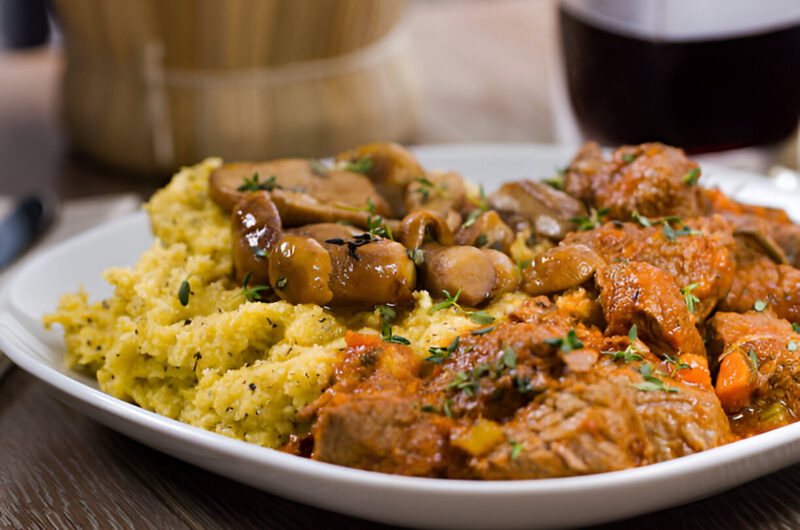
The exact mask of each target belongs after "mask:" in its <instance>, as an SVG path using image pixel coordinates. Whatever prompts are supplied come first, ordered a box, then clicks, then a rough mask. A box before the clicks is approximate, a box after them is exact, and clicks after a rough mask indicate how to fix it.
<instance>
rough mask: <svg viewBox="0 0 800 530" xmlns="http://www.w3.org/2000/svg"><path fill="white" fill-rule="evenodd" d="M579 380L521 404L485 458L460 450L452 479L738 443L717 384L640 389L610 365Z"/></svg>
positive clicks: (540, 473)
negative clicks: (499, 441)
mask: <svg viewBox="0 0 800 530" xmlns="http://www.w3.org/2000/svg"><path fill="white" fill-rule="evenodd" d="M576 379H577V380H576V381H573V382H572V384H568V385H564V386H563V387H561V388H559V389H548V390H547V391H545V392H544V393H543V394H541V395H540V396H539V397H537V399H535V400H534V401H532V402H531V403H530V404H528V405H527V406H526V407H524V408H522V409H520V410H519V412H518V413H517V415H516V416H515V417H514V418H513V419H511V420H510V421H509V422H507V423H505V424H504V425H503V432H504V434H505V435H506V440H509V441H508V442H507V443H503V444H498V445H496V446H495V447H494V449H493V450H492V451H491V452H489V453H488V454H485V455H481V456H471V455H463V454H462V455H458V454H457V453H456V455H455V458H454V457H451V464H450V467H449V476H454V477H459V478H481V479H493V480H497V479H521V478H549V477H560V476H570V475H584V474H589V473H602V472H606V471H616V470H620V469H626V468H630V467H637V466H641V465H646V464H650V463H654V462H661V461H664V460H669V459H671V458H676V457H679V456H684V455H688V454H692V453H695V452H698V451H703V450H706V449H710V448H712V447H717V446H719V445H722V444H724V443H727V442H728V441H730V440H731V435H730V429H729V427H728V422H727V419H726V418H725V415H724V414H723V412H722V409H721V408H720V406H719V401H718V400H717V398H716V396H715V395H714V393H713V392H712V391H711V390H710V389H702V388H693V387H691V386H688V385H684V384H682V383H680V382H678V381H670V382H669V388H671V389H673V390H675V391H674V392H670V391H662V390H659V391H653V392H648V391H642V390H638V389H636V388H634V387H633V386H632V385H633V384H635V383H639V382H641V375H640V374H639V373H637V372H635V371H634V370H633V369H632V368H631V367H629V366H621V367H616V366H613V365H610V364H609V363H602V365H601V366H596V367H595V368H594V369H593V370H592V371H591V372H589V373H585V374H580V377H576ZM515 451H516V454H515ZM458 456H461V458H458Z"/></svg>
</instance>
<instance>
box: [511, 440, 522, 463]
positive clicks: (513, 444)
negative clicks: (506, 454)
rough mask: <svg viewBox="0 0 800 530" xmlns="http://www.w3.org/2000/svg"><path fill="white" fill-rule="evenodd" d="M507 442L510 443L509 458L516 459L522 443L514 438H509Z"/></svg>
mask: <svg viewBox="0 0 800 530" xmlns="http://www.w3.org/2000/svg"><path fill="white" fill-rule="evenodd" d="M508 443H509V444H510V445H511V460H516V459H517V458H518V457H519V454H520V453H521V452H522V444H521V443H519V442H515V441H514V440H510V441H509V442H508Z"/></svg>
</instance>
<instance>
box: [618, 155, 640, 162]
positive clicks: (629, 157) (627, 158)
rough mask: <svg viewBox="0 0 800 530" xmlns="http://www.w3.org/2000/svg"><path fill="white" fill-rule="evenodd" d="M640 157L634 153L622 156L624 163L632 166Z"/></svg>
mask: <svg viewBox="0 0 800 530" xmlns="http://www.w3.org/2000/svg"><path fill="white" fill-rule="evenodd" d="M638 157H639V155H634V154H632V153H625V154H624V155H622V161H623V162H625V163H626V164H630V163H631V162H633V161H634V160H636V159H637V158H638Z"/></svg>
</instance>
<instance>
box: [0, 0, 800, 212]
mask: <svg viewBox="0 0 800 530" xmlns="http://www.w3.org/2000/svg"><path fill="white" fill-rule="evenodd" d="M721 5H722V3H721V2H719V1H717V0H692V1H687V0H640V1H637V2H632V1H628V0H562V1H560V2H559V1H555V0H408V1H406V0H226V1H225V2H219V1H212V0H174V1H170V2H164V1H161V0H135V1H126V2H121V1H118V0H52V2H46V1H44V0H2V2H0V40H1V41H2V50H1V51H0V159H2V160H3V161H4V162H5V163H4V168H3V169H2V170H0V196H2V195H6V196H18V195H23V194H25V193H27V192H30V191H34V190H37V189H41V188H51V189H53V190H55V191H56V192H57V193H58V194H59V195H61V196H62V197H80V196H86V195H97V194H103V193H108V192H112V191H121V190H122V191H133V192H135V193H138V194H139V195H141V196H146V195H147V194H148V193H149V192H150V191H152V190H153V189H154V188H155V187H156V186H158V185H159V184H161V183H163V182H164V180H165V179H166V178H167V177H168V175H169V174H170V173H171V172H173V171H174V170H175V169H177V168H178V167H179V166H181V165H184V164H189V163H193V162H195V161H198V160H200V159H202V158H203V157H205V156H209V155H219V156H222V157H224V158H226V159H229V160H230V159H268V158H275V157H286V156H314V157H324V156H329V155H332V154H335V153H336V152H337V151H339V150H341V149H343V148H345V147H350V146H353V145H356V144H359V143H363V142H367V141H371V140H376V139H390V140H396V141H399V142H403V143H407V144H421V143H441V142H489V141H492V142H543V143H562V144H570V145H578V144H580V143H581V142H583V141H584V140H586V139H596V140H598V141H600V142H601V143H602V144H604V145H616V144H620V143H637V142H641V141H648V140H661V141H665V142H668V143H672V144H674V145H678V146H681V147H684V148H686V149H687V150H688V151H689V152H691V153H693V154H696V155H698V157H699V159H700V160H704V159H708V160H713V161H718V162H719V161H721V162H722V163H726V164H728V165H733V166H737V167H744V168H750V169H755V170H757V171H760V172H763V173H767V172H770V171H773V172H774V171H781V169H780V168H789V169H796V168H797V166H798V155H797V143H798V141H797V124H798V115H799V114H800V2H797V1H796V0H771V1H770V2H769V3H764V2H761V1H759V0H731V1H729V2H724V5H725V8H724V9H720V7H721ZM776 168H778V169H776Z"/></svg>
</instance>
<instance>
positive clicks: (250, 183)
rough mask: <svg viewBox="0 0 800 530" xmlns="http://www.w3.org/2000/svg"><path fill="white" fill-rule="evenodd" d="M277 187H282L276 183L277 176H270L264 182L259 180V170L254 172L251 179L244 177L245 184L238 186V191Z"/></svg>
mask: <svg viewBox="0 0 800 530" xmlns="http://www.w3.org/2000/svg"><path fill="white" fill-rule="evenodd" d="M275 188H280V186H278V185H277V184H276V183H275V177H269V178H268V179H267V180H265V181H264V182H259V181H258V172H256V173H253V178H251V179H249V178H247V177H244V184H242V185H241V186H239V187H238V188H236V191H262V190H263V191H272V190H274V189H275Z"/></svg>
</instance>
